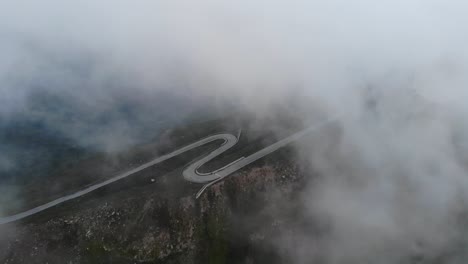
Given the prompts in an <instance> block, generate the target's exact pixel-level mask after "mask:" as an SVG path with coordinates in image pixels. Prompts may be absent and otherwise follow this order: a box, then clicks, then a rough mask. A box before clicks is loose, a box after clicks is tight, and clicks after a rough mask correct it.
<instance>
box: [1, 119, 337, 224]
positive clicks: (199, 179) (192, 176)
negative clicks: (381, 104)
mask: <svg viewBox="0 0 468 264" xmlns="http://www.w3.org/2000/svg"><path fill="white" fill-rule="evenodd" d="M336 120H337V118H331V119H328V120H326V121H323V122H321V123H319V124H316V125H314V126H310V127H308V128H305V129H303V130H301V131H299V132H297V133H295V134H293V135H291V136H288V137H286V138H284V139H281V140H279V141H277V142H276V143H274V144H272V145H270V146H268V147H265V148H263V149H261V150H259V151H257V152H255V153H253V154H252V155H250V156H247V157H242V158H240V159H237V160H235V161H233V162H231V163H229V164H228V165H226V166H224V167H222V168H219V169H217V170H214V171H212V172H209V173H201V172H198V169H199V168H200V167H201V166H202V165H203V164H205V163H207V162H208V161H210V160H212V159H213V158H215V157H217V156H219V155H220V154H221V153H223V152H225V151H226V150H228V149H230V148H231V147H232V146H234V145H235V144H236V143H237V141H238V140H239V136H240V133H239V134H238V135H237V136H234V135H232V134H216V135H212V136H209V137H206V138H203V139H201V140H199V141H197V142H194V143H192V144H189V145H187V146H185V147H182V148H180V149H177V150H175V151H173V152H171V153H168V154H166V155H163V156H160V157H157V158H155V159H153V160H151V161H149V162H147V163H145V164H142V165H140V166H138V167H136V168H133V169H131V170H129V171H127V172H124V173H122V174H118V175H116V176H114V177H112V178H110V179H108V180H106V181H103V182H101V183H97V184H95V185H92V186H89V187H87V188H85V189H83V190H81V191H78V192H76V193H73V194H70V195H66V196H63V197H60V198H58V199H56V200H53V201H51V202H48V203H46V204H43V205H40V206H37V207H34V208H32V209H29V210H27V211H24V212H21V213H18V214H15V215H11V216H6V217H2V218H0V225H1V224H6V223H10V222H13V221H17V220H20V219H23V218H25V217H28V216H31V215H34V214H37V213H39V212H42V211H44V210H46V209H48V208H51V207H53V206H56V205H58V204H61V203H64V202H66V201H69V200H72V199H75V198H78V197H81V196H83V195H85V194H87V193H90V192H92V191H94V190H96V189H99V188H101V187H104V186H106V185H108V184H111V183H113V182H116V181H118V180H121V179H123V178H126V177H128V176H130V175H133V174H135V173H137V172H139V171H141V170H144V169H146V168H148V167H151V166H153V165H156V164H158V163H160V162H163V161H165V160H168V159H170V158H172V157H175V156H177V155H179V154H182V153H184V152H186V151H189V150H191V149H194V148H197V147H199V146H202V145H205V144H208V143H210V142H213V141H215V140H219V139H223V140H224V142H223V144H222V145H221V146H220V147H219V148H217V149H215V150H214V151H212V152H211V153H210V154H208V155H206V156H205V157H203V158H201V159H199V160H197V161H195V162H193V163H192V164H190V165H189V166H188V167H187V168H185V170H184V171H183V173H182V175H183V177H184V178H185V180H187V181H189V182H194V183H205V185H204V186H203V187H202V188H201V190H200V191H199V192H198V193H197V195H196V197H197V198H198V197H199V196H200V195H201V194H202V193H203V191H204V190H206V188H208V187H209V186H211V185H213V184H214V183H217V182H219V181H221V180H222V179H224V178H225V177H226V176H228V175H230V174H232V173H233V172H235V171H237V170H239V169H241V168H243V167H245V166H247V165H249V164H250V163H252V162H254V161H256V160H258V159H260V158H262V157H264V156H266V155H268V154H270V153H272V152H274V151H276V150H277V149H279V148H281V147H284V146H286V145H288V144H289V143H291V142H293V141H296V140H298V139H300V138H301V137H303V136H305V135H306V134H308V133H311V132H314V131H317V130H319V129H321V128H322V127H324V126H326V125H327V124H330V123H332V122H334V121H336Z"/></svg>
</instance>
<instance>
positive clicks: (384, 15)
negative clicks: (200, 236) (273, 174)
mask: <svg viewBox="0 0 468 264" xmlns="http://www.w3.org/2000/svg"><path fill="white" fill-rule="evenodd" d="M467 8H468V4H466V3H464V2H462V1H436V0H430V1H399V0H398V1H387V0H384V1H379V2H374V1H370V0H358V1H352V2H350V1H339V0H332V1H320V0H318V1H299V0H293V1H280V0H274V1H261V0H259V1H235V2H219V1H211V0H203V1H197V2H193V1H184V0H175V1H142V2H138V3H135V2H132V3H130V2H127V1H101V2H95V1H80V2H77V3H64V2H63V1H42V2H40V3H39V2H37V3H31V2H26V1H15V2H11V3H8V4H5V5H4V7H3V8H2V9H1V11H0V38H1V39H2V40H5V41H2V42H1V43H0V57H1V58H2V61H1V62H0V113H1V114H0V118H1V119H2V120H3V121H5V120H6V121H5V122H7V121H8V122H11V120H17V118H18V116H27V117H28V118H36V119H37V120H41V121H42V122H45V123H46V124H47V125H48V126H49V127H52V128H53V130H54V131H60V133H62V134H64V135H67V136H68V137H70V138H73V139H74V140H76V141H77V142H78V144H80V145H83V146H101V148H102V149H110V150H113V149H120V148H124V147H125V146H126V145H128V144H131V143H133V142H134V139H137V138H139V136H140V132H138V131H135V130H134V128H135V127H141V126H143V124H148V123H150V122H151V120H162V119H164V118H165V117H166V116H170V118H169V119H171V120H183V118H184V117H186V116H187V113H190V112H192V110H193V109H194V108H196V106H200V105H205V104H211V105H213V106H216V107H222V106H224V105H227V104H233V105H237V106H240V107H242V108H243V109H246V110H248V111H250V112H251V113H254V114H256V115H259V114H262V113H267V112H268V110H269V109H271V107H275V106H278V105H282V104H285V103H284V102H290V101H288V100H286V99H287V98H290V97H294V98H300V99H301V102H302V103H303V104H304V105H305V106H306V108H307V107H309V106H310V109H311V110H310V111H313V110H312V109H314V108H320V109H323V111H326V112H328V113H329V114H330V115H335V114H341V115H342V116H343V118H342V122H341V127H342V131H343V132H342V135H341V137H340V139H339V144H338V145H337V146H336V147H334V152H333V153H334V154H333V155H334V156H333V158H332V159H326V158H325V157H324V156H323V153H322V152H320V151H322V150H321V149H320V148H319V149H316V148H305V149H301V152H302V153H304V157H305V160H307V162H308V163H309V164H312V165H313V166H314V167H315V168H316V169H317V170H318V171H319V172H320V174H321V175H322V176H323V178H322V179H321V181H319V183H318V185H316V186H310V188H309V190H308V191H307V192H306V193H304V195H303V196H304V199H303V200H304V217H305V218H319V219H321V220H323V221H324V222H326V223H327V224H328V225H329V232H328V235H327V237H326V238H324V239H323V240H320V241H319V242H320V245H321V246H322V248H323V252H324V253H323V254H325V255H326V256H325V257H326V259H328V260H329V261H330V263H352V261H356V262H358V261H363V260H369V261H370V262H376V261H379V262H381V259H382V256H383V255H385V256H388V257H389V262H391V260H395V259H398V258H401V257H404V256H407V255H411V254H419V253H418V251H422V252H423V253H427V254H437V253H438V252H441V251H443V250H444V249H445V248H446V247H447V246H450V245H451V244H452V243H454V241H456V240H457V239H458V237H457V230H458V229H457V228H458V226H457V225H454V224H453V223H454V222H456V221H455V219H456V216H457V215H458V213H459V211H463V209H465V208H464V203H465V202H466V198H467V197H466V193H467V183H466V180H465V174H466V161H467V159H466V158H467V157H468V156H467V153H468V152H467V150H468V149H467V146H468V144H467V143H466V142H468V139H467V137H466V136H465V135H466V133H465V132H466V131H467V128H468V126H467V124H468V122H467V121H468V119H467V114H468V109H467V105H466V102H465V101H466V98H468V89H467V88H466V87H467V84H468V80H467V78H468V77H467V75H466V74H465V73H466V70H467V68H468V59H467V58H468V49H467V48H466V47H467V45H466V43H468V28H467V26H466V25H468V21H467V20H468V19H467V18H466V16H465V14H464V11H465V10H467ZM44 98H45V99H44ZM167 98H177V100H176V99H174V100H175V101H174V102H177V103H174V104H173V103H167V102H168V100H167ZM42 99H43V100H46V101H45V102H44V101H42V104H37V102H41V100H42ZM170 102H172V101H170ZM56 106H57V107H56ZM157 106H158V107H157ZM181 106H189V107H186V108H181ZM54 107H55V108H54ZM171 107H172V108H171ZM286 107H287V105H286ZM64 109H65V110H64ZM128 109H133V111H128ZM181 109H183V111H182V110H181ZM129 113H130V114H129ZM303 118H304V119H308V115H307V114H305V115H304V117H303ZM129 120H136V121H135V122H132V121H129ZM102 124H104V125H102ZM143 127H144V129H151V128H154V127H146V126H143ZM322 137H325V135H322ZM122 142H123V144H122V146H119V144H117V145H116V143H122ZM4 160H8V159H4ZM460 208H462V209H460ZM301 239H304V241H312V240H313V238H311V237H306V238H301ZM311 243H312V242H311ZM309 245H310V243H305V244H304V245H303V247H305V248H306V249H307V247H308V246H309ZM280 246H281V247H285V248H287V245H285V244H281V243H280ZM302 252H309V251H308V250H303V251H302ZM310 252H315V251H313V250H311V251H310ZM310 254H312V255H310ZM310 254H309V255H308V254H305V255H304V254H302V253H301V254H299V255H300V256H299V255H298V256H297V258H295V261H296V262H297V263H307V259H311V258H314V257H316V256H315V255H313V254H314V253H310Z"/></svg>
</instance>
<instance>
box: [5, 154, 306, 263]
mask: <svg viewBox="0 0 468 264" xmlns="http://www.w3.org/2000/svg"><path fill="white" fill-rule="evenodd" d="M290 152H291V151H290V150H288V149H284V150H281V151H280V152H278V153H276V154H274V155H272V156H271V157H269V158H267V159H266V160H263V161H259V162H256V163H255V164H252V165H251V166H249V167H247V168H245V169H244V170H242V171H239V172H237V173H236V174H235V175H232V176H231V177H229V178H228V179H227V180H225V181H224V182H220V183H218V184H216V185H214V186H212V187H211V188H210V189H208V190H207V191H206V192H205V193H204V194H203V196H202V197H200V198H199V199H198V200H196V199H195V197H194V193H195V192H196V190H197V188H198V187H199V186H194V185H192V184H188V183H184V182H181V179H180V178H181V177H180V170H175V171H172V172H170V173H168V174H166V175H164V176H163V177H159V178H156V179H154V178H152V176H154V175H153V174H152V172H151V171H149V172H147V173H146V175H142V176H141V177H140V176H139V177H140V179H139V181H138V182H146V184H141V185H139V184H134V185H133V186H132V185H130V186H129V185H128V183H123V184H122V187H123V186H124V185H125V188H120V187H113V189H112V192H106V191H99V192H97V193H95V194H93V196H92V197H86V198H82V199H79V200H76V201H72V202H70V203H68V204H65V205H63V206H59V207H57V208H53V209H51V210H49V211H48V212H46V213H43V214H41V215H38V216H34V217H32V218H30V219H27V220H24V221H23V222H21V223H16V224H15V225H9V226H3V227H2V230H1V231H0V232H2V233H4V235H3V238H2V239H1V240H0V243H1V245H0V247H1V248H2V249H5V250H1V251H0V252H1V253H0V261H1V262H2V263H267V262H269V263H280V262H281V263H282V262H283V261H285V260H284V259H281V258H280V254H279V253H278V252H277V251H276V249H275V237H276V236H277V234H278V232H279V231H281V230H282V228H284V227H285V226H292V225H294V221H295V220H294V214H295V211H296V210H297V208H293V207H291V206H290V205H291V204H295V203H291V202H292V201H294V200H295V199H297V195H296V194H297V191H298V190H299V189H300V188H302V187H301V186H303V184H304V178H303V177H302V176H301V172H300V170H299V167H298V165H297V164H295V163H293V162H290V161H289V159H286V158H284V157H285V156H288V155H291V153H290ZM178 175H179V177H178ZM152 183H156V184H152ZM97 198H98V199H97Z"/></svg>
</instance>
